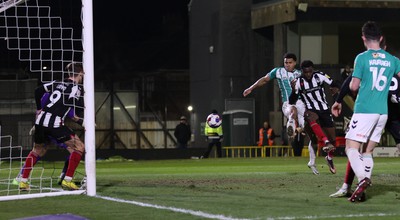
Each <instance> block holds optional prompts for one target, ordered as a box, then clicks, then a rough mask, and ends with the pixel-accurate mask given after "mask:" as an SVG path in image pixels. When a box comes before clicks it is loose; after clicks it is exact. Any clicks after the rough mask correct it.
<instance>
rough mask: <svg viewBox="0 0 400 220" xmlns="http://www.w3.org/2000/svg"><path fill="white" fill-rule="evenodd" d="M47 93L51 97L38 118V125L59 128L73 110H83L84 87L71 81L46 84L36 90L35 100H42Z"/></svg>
mask: <svg viewBox="0 0 400 220" xmlns="http://www.w3.org/2000/svg"><path fill="white" fill-rule="evenodd" d="M45 93H49V94H50V95H49V97H48V101H47V103H46V104H45V105H44V106H42V111H41V112H40V113H39V115H38V116H37V118H36V122H35V124H37V125H41V126H44V127H53V128H58V127H60V126H62V125H63V122H64V119H65V117H66V116H67V115H68V114H69V113H70V112H71V110H73V109H75V108H83V87H82V85H78V84H75V83H73V82H72V81H71V80H67V81H65V82H55V81H54V82H50V83H46V84H44V85H43V87H39V88H37V89H36V91H35V99H36V100H40V99H41V98H42V97H43V95H44V94H45ZM37 97H40V98H39V99H38V98H37ZM36 104H37V105H38V103H36ZM41 104H43V103H40V106H41Z"/></svg>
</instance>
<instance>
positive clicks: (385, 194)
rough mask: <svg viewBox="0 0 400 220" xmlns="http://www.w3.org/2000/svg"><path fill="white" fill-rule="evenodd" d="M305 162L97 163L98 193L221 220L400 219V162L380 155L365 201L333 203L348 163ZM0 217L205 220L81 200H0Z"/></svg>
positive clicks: (337, 201)
mask: <svg viewBox="0 0 400 220" xmlns="http://www.w3.org/2000/svg"><path fill="white" fill-rule="evenodd" d="M307 162H308V161H307V158H301V157H298V158H293V157H286V158H253V159H244V158H238V159H203V160H190V159H188V160H161V161H114V162H107V161H103V162H98V163H97V165H96V166H97V171H96V175H97V194H98V195H100V196H107V197H113V198H118V199H122V200H126V201H135V202H138V203H140V204H154V205H159V206H160V207H175V208H180V209H182V210H193V211H202V212H204V213H206V214H207V213H208V214H210V215H211V216H209V217H210V218H217V219H218V218H219V219H235V218H239V219H354V218H359V219H364V218H367V217H369V218H373V219H399V218H400V210H399V209H398V206H399V200H400V195H399V194H400V185H399V182H400V174H399V173H400V172H399V169H398V168H399V167H400V159H399V158H375V167H374V174H373V177H372V182H373V185H372V187H371V188H369V189H368V192H367V201H366V202H363V203H350V202H348V201H347V199H345V198H335V199H333V198H329V195H330V194H331V193H334V192H335V191H336V190H337V187H339V186H341V184H342V182H343V176H344V171H345V166H346V158H344V157H341V158H335V164H336V167H337V171H338V172H337V174H336V175H333V174H331V173H330V172H329V171H328V168H327V166H326V165H325V161H324V158H323V157H319V158H317V163H318V169H319V171H320V173H321V174H320V175H318V176H316V175H313V174H312V173H311V171H310V170H309V168H308V167H307V166H306V164H307ZM82 167H83V166H82V165H81V166H80V168H82ZM353 188H354V187H353ZM0 212H1V213H2V214H1V219H12V218H22V217H29V216H37V215H45V214H61V213H72V214H74V215H80V216H83V217H86V218H89V219H178V220H179V219H204V218H206V217H207V216H205V215H203V217H200V216H195V215H192V214H185V213H182V212H174V211H171V210H168V209H157V208H154V207H153V208H151V207H141V206H138V205H133V204H127V203H118V202H114V201H108V200H104V199H101V198H96V197H88V196H83V195H82V196H60V197H49V198H38V199H29V200H17V201H6V202H0Z"/></svg>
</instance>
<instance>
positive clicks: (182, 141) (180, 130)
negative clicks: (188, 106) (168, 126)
mask: <svg viewBox="0 0 400 220" xmlns="http://www.w3.org/2000/svg"><path fill="white" fill-rule="evenodd" d="M191 135H192V131H191V129H190V125H188V123H187V121H186V117H185V116H181V117H180V122H179V124H178V125H177V126H176V127H175V132H174V136H175V138H176V141H177V142H178V146H177V147H178V148H182V149H185V148H187V146H188V141H189V140H190V136H191Z"/></svg>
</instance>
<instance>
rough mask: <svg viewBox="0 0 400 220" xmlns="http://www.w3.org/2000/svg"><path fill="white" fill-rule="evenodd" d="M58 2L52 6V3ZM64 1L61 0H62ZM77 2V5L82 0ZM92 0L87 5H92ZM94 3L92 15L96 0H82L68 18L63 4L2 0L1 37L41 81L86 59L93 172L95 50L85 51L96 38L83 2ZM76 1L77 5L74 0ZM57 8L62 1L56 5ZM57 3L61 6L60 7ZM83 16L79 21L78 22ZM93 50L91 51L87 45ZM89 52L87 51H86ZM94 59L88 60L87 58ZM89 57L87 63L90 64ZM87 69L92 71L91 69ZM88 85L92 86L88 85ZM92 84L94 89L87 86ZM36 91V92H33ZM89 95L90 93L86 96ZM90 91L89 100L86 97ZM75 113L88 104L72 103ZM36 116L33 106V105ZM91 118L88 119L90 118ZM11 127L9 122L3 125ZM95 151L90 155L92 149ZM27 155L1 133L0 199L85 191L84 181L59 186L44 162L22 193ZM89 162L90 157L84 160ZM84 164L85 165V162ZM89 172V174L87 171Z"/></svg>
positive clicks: (62, 73)
mask: <svg viewBox="0 0 400 220" xmlns="http://www.w3.org/2000/svg"><path fill="white" fill-rule="evenodd" d="M50 2H53V5H50ZM60 2H61V1H60ZM73 2H75V5H76V3H77V2H78V1H73ZM87 2H88V3H87ZM85 3H87V4H86V6H89V7H87V8H86V9H90V13H89V16H90V19H91V16H92V14H91V6H92V5H91V2H90V1H86V0H82V2H80V1H79V2H78V6H79V8H78V11H74V13H71V14H73V15H71V16H74V17H73V18H70V19H67V20H66V19H63V17H62V16H61V15H60V13H58V12H61V8H58V10H52V7H51V6H54V5H55V4H54V1H45V0H0V39H2V40H4V42H1V43H6V45H7V49H8V50H10V51H16V52H17V53H18V59H19V60H20V61H21V62H25V63H27V64H28V66H29V70H30V72H31V73H33V74H36V76H37V77H38V78H39V79H40V80H41V82H42V83H47V82H52V81H55V80H56V81H63V80H64V78H65V77H66V76H68V74H66V70H65V67H66V66H67V65H68V64H69V63H83V67H84V69H85V73H86V74H85V81H90V82H89V84H88V83H87V82H85V85H83V86H84V87H85V104H86V108H85V110H84V111H85V116H87V115H89V116H90V117H85V121H88V122H89V123H90V125H89V126H88V127H86V130H87V131H89V136H88V135H87V134H85V143H86V156H85V157H86V158H89V159H90V163H92V164H91V166H89V168H90V169H91V171H90V172H91V173H94V165H93V158H94V150H93V149H89V150H88V149H87V148H88V146H87V141H86V139H89V142H90V141H91V140H94V111H93V113H92V112H89V113H90V114H88V113H87V111H88V110H87V109H89V110H92V108H93V107H91V106H89V108H88V107H87V106H88V104H89V105H93V106H94V103H93V100H94V95H93V94H94V91H93V87H94V86H93V84H92V83H93V58H92V57H93V54H89V56H88V55H87V54H86V55H85V53H84V51H87V52H90V53H92V51H93V48H92V47H93V46H92V44H93V40H92V34H91V32H88V30H86V32H85V31H83V26H84V24H85V21H84V20H81V18H84V17H85V15H84V13H83V10H80V9H82V8H83V7H82V5H85ZM71 4H72V3H71ZM56 6H57V5H56ZM58 7H61V6H60V5H58ZM76 20H78V21H79V24H77V23H76V22H75V23H74V21H76ZM90 22H91V20H90V21H89V22H88V21H86V24H87V25H88V26H90V28H87V29H90V31H91V27H92V25H91V23H90ZM85 33H89V34H86V35H89V37H91V38H88V37H86V38H85ZM84 41H85V42H90V43H89V44H88V45H89V47H88V46H85V44H84ZM86 48H88V49H86ZM87 52H86V53H87ZM85 57H89V58H85ZM84 60H85V62H86V61H87V60H88V63H89V64H87V63H85V62H84ZM86 68H87V69H86ZM88 85H89V86H88ZM87 87H89V88H87ZM33 92H34V91H32V93H33ZM86 93H87V94H86ZM87 95H89V98H88V99H87ZM71 107H73V108H74V109H75V112H77V111H79V110H81V111H83V109H84V106H78V105H75V104H74V105H73V106H71ZM32 114H34V109H32ZM87 118H88V120H86V119H87ZM3 126H7V125H3ZM89 145H91V147H93V148H94V142H93V143H90V144H89ZM87 152H89V153H90V155H88V153H87ZM25 159H26V158H23V157H22V147H20V146H16V147H15V146H13V145H12V137H11V136H1V137H0V201H1V200H11V199H20V198H35V197H42V196H56V195H64V194H82V193H85V192H86V187H85V184H83V185H82V187H81V190H75V191H63V190H62V189H61V187H60V186H59V185H58V184H57V180H56V179H55V177H57V176H58V174H54V172H55V171H54V170H55V169H54V167H51V166H48V165H47V166H48V167H46V165H45V163H38V164H37V165H36V166H34V167H33V168H32V172H31V174H30V177H29V179H28V182H29V183H30V185H31V190H29V191H28V192H22V191H20V190H19V189H18V184H16V182H18V180H19V179H18V175H19V173H20V172H21V169H24V167H22V166H23V164H24V161H25ZM85 161H86V163H87V160H85ZM80 166H82V165H80ZM85 169H88V165H85ZM86 173H88V172H87V171H86ZM76 176H77V178H79V179H78V180H84V179H86V178H84V176H85V174H82V175H76ZM94 178H95V176H94V175H93V174H91V175H90V180H89V181H88V182H89V183H90V184H89V185H90V187H91V188H92V189H90V191H91V193H89V195H90V194H91V195H94V194H95V179H94Z"/></svg>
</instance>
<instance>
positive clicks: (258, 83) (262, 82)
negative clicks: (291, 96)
mask: <svg viewBox="0 0 400 220" xmlns="http://www.w3.org/2000/svg"><path fill="white" fill-rule="evenodd" d="M269 80H270V78H269V76H268V75H267V76H263V77H261V78H260V79H258V80H257V81H256V82H255V83H254V84H253V85H251V86H250V87H249V88H247V89H245V90H244V91H243V96H244V97H246V96H247V95H249V94H250V93H251V92H252V91H253V89H255V88H258V87H261V86H263V85H265V84H266V83H267V82H268V81H269Z"/></svg>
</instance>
